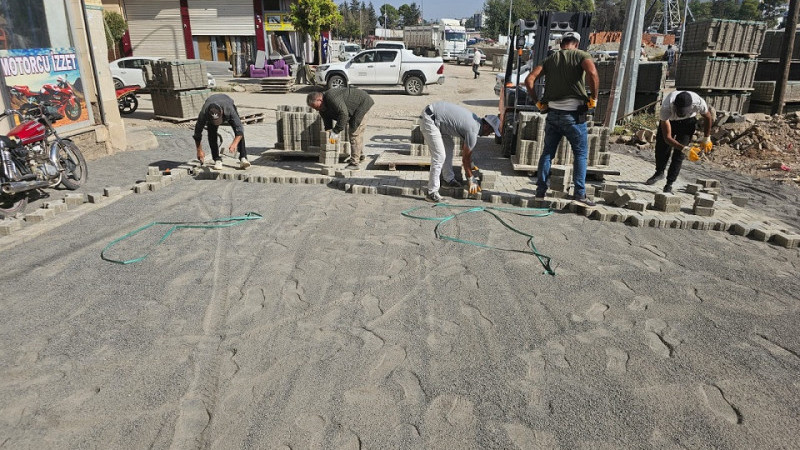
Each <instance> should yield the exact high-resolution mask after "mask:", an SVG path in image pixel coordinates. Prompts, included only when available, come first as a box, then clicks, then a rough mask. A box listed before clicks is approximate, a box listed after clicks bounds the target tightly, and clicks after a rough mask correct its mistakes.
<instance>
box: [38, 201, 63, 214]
mask: <svg viewBox="0 0 800 450" xmlns="http://www.w3.org/2000/svg"><path fill="white" fill-rule="evenodd" d="M42 208H45V209H52V210H53V211H55V212H56V214H58V213H62V212H64V211H66V210H68V209H69V207H68V206H67V204H66V203H64V201H63V200H59V201H55V202H46V203H44V204H43V205H42Z"/></svg>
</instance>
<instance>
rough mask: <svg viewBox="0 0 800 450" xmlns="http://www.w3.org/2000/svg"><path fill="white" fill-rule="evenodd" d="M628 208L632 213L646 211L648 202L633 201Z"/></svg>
mask: <svg viewBox="0 0 800 450" xmlns="http://www.w3.org/2000/svg"><path fill="white" fill-rule="evenodd" d="M626 206H627V208H628V209H630V210H632V211H646V210H647V200H631V201H629V202H628V204H627V205H626Z"/></svg>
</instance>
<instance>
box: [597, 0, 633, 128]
mask: <svg viewBox="0 0 800 450" xmlns="http://www.w3.org/2000/svg"><path fill="white" fill-rule="evenodd" d="M637 3H638V2H637V0H630V1H629V2H628V11H627V13H626V14H625V31H623V32H622V42H620V44H619V52H617V64H616V67H615V68H614V83H613V84H612V86H611V93H610V94H609V97H608V109H607V113H606V120H605V125H606V126H607V127H608V128H609V129H610V130H611V131H612V132H613V131H614V127H615V126H616V123H617V113H618V111H619V103H620V97H621V96H622V92H623V89H622V84H623V81H624V80H625V78H626V77H627V75H628V72H627V66H628V59H629V58H630V56H631V54H632V53H633V52H631V51H630V48H631V41H632V40H633V34H634V28H635V26H636V23H637V22H638V21H637V17H636V13H637V12H638V11H639V8H638V7H637V5H636V4H637ZM641 33H642V31H641V30H639V31H638V35H637V36H639V37H638V38H637V39H636V40H637V41H640V40H641V35H642V34H641ZM633 57H634V58H638V57H639V55H638V54H636V53H633ZM633 85H634V88H633V89H634V90H635V89H636V87H635V86H636V83H634V84H633ZM623 107H624V105H623Z"/></svg>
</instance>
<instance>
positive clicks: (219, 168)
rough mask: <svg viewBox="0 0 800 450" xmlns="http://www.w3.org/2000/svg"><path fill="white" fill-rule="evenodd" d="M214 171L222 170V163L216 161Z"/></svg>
mask: <svg viewBox="0 0 800 450" xmlns="http://www.w3.org/2000/svg"><path fill="white" fill-rule="evenodd" d="M214 170H222V161H220V160H217V161H214Z"/></svg>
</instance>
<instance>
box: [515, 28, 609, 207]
mask: <svg viewBox="0 0 800 450" xmlns="http://www.w3.org/2000/svg"><path fill="white" fill-rule="evenodd" d="M580 41H581V35H580V34H578V33H576V32H574V31H568V32H565V33H564V34H563V36H562V38H561V49H560V50H559V51H557V52H555V53H553V54H552V55H551V56H548V57H547V58H546V59H545V60H544V61H542V62H541V64H540V65H538V66H536V67H535V68H534V69H533V70H532V71H531V73H530V75H528V77H527V78H526V79H525V86H526V87H527V88H528V95H529V96H530V97H531V98H532V99H533V101H534V102H536V106H537V107H538V108H539V110H540V111H541V112H542V113H546V114H547V119H546V120H545V137H544V149H543V151H542V156H541V157H540V158H539V166H538V170H537V181H536V197H538V198H543V197H544V196H545V194H546V193H547V182H548V178H549V176H550V164H551V162H552V160H553V158H554V157H555V155H556V151H557V150H558V143H559V142H561V138H562V137H565V136H566V138H567V140H568V141H569V143H570V146H571V147H572V154H573V155H574V162H573V169H572V181H573V183H574V184H575V192H574V199H575V200H577V201H579V202H581V203H583V204H585V205H588V206H594V202H592V201H591V200H589V199H588V198H587V197H586V163H587V161H586V160H587V154H588V136H587V129H586V112H587V111H588V110H589V109H592V108H594V107H595V105H597V91H598V89H599V86H600V79H599V77H598V75H597V68H596V67H595V65H594V61H592V57H591V55H589V53H587V52H585V51H583V50H579V49H578V44H580ZM541 76H546V77H547V78H545V85H544V96H543V98H542V99H541V101H539V99H538V96H537V95H536V91H535V90H534V84H535V83H536V80H537V79H538V78H539V77H541ZM585 76H588V81H589V90H590V91H591V92H592V95H591V97H590V96H589V95H587V93H586V81H585V80H584V78H585Z"/></svg>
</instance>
